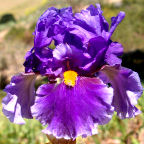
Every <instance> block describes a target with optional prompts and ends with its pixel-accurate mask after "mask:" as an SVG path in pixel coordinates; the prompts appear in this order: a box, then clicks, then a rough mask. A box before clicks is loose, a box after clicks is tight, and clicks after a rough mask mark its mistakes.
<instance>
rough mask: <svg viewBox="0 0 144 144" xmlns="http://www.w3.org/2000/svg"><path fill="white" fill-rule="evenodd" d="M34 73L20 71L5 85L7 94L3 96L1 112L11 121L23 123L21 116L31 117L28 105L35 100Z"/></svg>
mask: <svg viewBox="0 0 144 144" xmlns="http://www.w3.org/2000/svg"><path fill="white" fill-rule="evenodd" d="M35 78H36V75H35V74H33V73H29V74H24V73H20V74H18V75H16V76H14V77H12V79H11V83H10V84H9V85H7V86H6V88H5V90H4V91H5V92H6V93H7V96H6V97H4V98H3V101H2V105H3V113H4V114H5V115H6V117H7V118H8V119H9V120H10V121H11V122H13V123H17V124H24V123H25V122H24V120H23V118H32V115H31V110H30V107H31V106H32V105H33V104H34V100H35V89H34V82H35Z"/></svg>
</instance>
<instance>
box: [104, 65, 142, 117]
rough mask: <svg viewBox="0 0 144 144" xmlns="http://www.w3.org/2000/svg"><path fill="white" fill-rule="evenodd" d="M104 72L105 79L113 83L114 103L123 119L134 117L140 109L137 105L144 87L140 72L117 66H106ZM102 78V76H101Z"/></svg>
mask: <svg viewBox="0 0 144 144" xmlns="http://www.w3.org/2000/svg"><path fill="white" fill-rule="evenodd" d="M102 73H104V75H105V76H107V79H106V78H105V77H103V78H104V80H105V81H107V82H108V83H111V84H112V87H113V89H114V97H113V102H112V105H113V106H114V108H115V111H116V112H117V114H118V116H119V117H120V118H121V119H124V118H132V117H134V116H135V115H137V114H139V113H140V111H139V110H138V109H137V108H136V107H135V105H136V104H137V100H138V98H139V97H140V96H141V95H142V92H143V87H142V85H141V83H140V78H139V76H138V74H137V73H136V72H134V71H132V70H130V69H127V68H123V67H119V66H115V67H111V66H105V67H104V68H103V69H102ZM101 78H102V77H101Z"/></svg>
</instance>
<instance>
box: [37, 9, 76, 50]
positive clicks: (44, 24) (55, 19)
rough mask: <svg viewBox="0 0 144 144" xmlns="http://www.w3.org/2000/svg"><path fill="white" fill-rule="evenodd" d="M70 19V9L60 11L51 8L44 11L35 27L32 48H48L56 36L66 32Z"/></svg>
mask: <svg viewBox="0 0 144 144" xmlns="http://www.w3.org/2000/svg"><path fill="white" fill-rule="evenodd" d="M72 19H73V17H72V8H71V7H68V8H62V9H56V8H54V7H51V8H49V9H48V10H46V11H45V12H44V14H43V15H42V16H41V17H40V18H39V20H38V22H37V25H36V29H35V32H34V35H35V38H34V47H40V48H41V47H46V46H48V45H49V44H50V43H51V41H52V40H53V39H54V37H55V36H56V35H58V34H62V33H63V32H64V31H65V30H66V28H67V27H68V25H69V23H70V22H71V21H72ZM57 38H58V37H57ZM57 41H58V40H57Z"/></svg>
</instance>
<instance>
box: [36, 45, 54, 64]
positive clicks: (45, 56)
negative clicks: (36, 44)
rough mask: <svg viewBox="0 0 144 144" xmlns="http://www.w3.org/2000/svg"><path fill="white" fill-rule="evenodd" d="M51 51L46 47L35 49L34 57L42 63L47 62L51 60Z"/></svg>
mask: <svg viewBox="0 0 144 144" xmlns="http://www.w3.org/2000/svg"><path fill="white" fill-rule="evenodd" d="M52 52H53V50H52V49H50V48H48V47H43V48H35V55H36V56H37V57H38V58H39V59H40V60H41V61H42V62H47V61H49V60H52V58H53V54H52Z"/></svg>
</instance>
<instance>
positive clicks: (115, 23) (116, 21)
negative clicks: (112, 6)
mask: <svg viewBox="0 0 144 144" xmlns="http://www.w3.org/2000/svg"><path fill="white" fill-rule="evenodd" d="M124 17H125V12H122V11H121V12H120V13H119V14H118V15H117V16H116V17H112V18H111V27H110V30H109V37H108V39H110V37H111V36H112V34H113V32H114V31H115V29H116V27H117V26H118V24H119V23H120V22H121V21H122V20H123V19H124Z"/></svg>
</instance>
